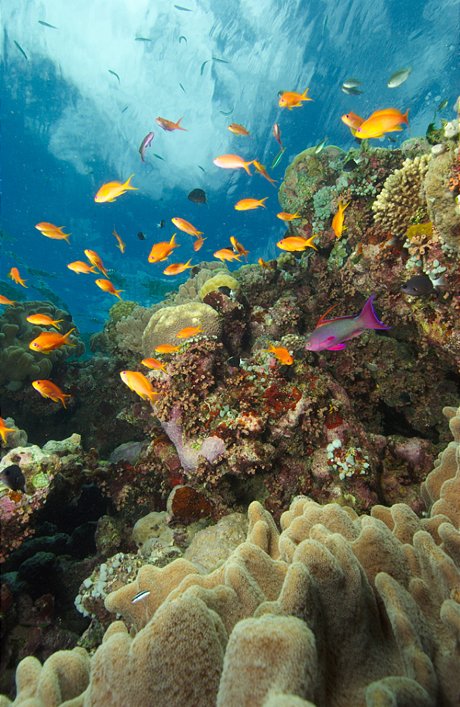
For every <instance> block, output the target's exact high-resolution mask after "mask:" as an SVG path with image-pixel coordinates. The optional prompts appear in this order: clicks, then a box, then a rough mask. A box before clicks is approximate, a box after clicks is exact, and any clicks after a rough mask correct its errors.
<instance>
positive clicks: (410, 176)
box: [372, 155, 430, 235]
mask: <svg viewBox="0 0 460 707" xmlns="http://www.w3.org/2000/svg"><path fill="white" fill-rule="evenodd" d="M429 160H430V155H420V156H418V157H415V158H414V159H406V160H404V162H403V165H402V167H401V168H400V169H396V170H395V171H394V172H392V174H390V176H389V177H388V178H387V179H386V181H385V184H384V187H383V189H382V191H381V192H380V194H379V195H378V196H377V198H376V200H375V201H374V203H373V205H372V210H373V211H374V218H375V220H376V221H377V222H378V223H380V224H381V226H382V227H383V228H385V229H387V230H388V231H390V232H391V233H393V234H394V235H403V234H405V233H406V231H407V229H408V227H409V226H410V224H411V223H412V219H413V218H414V216H415V215H416V213H417V211H418V210H420V209H421V210H422V211H424V212H425V214H426V209H427V207H426V203H425V198H424V194H423V191H422V185H423V179H424V177H425V174H426V172H427V170H428V163H429ZM421 220H425V221H427V220H428V218H427V217H425V218H424V219H423V218H422V219H421Z"/></svg>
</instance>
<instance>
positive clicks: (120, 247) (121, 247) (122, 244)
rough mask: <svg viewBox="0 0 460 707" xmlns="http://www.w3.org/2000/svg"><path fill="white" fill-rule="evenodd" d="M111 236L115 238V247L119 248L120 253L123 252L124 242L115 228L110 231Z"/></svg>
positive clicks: (124, 248)
mask: <svg viewBox="0 0 460 707" xmlns="http://www.w3.org/2000/svg"><path fill="white" fill-rule="evenodd" d="M112 236H114V237H115V238H116V241H117V248H118V249H119V251H120V253H124V252H125V250H126V243H125V242H124V241H123V240H122V239H121V237H120V236H119V235H118V233H117V232H116V230H115V229H113V231H112Z"/></svg>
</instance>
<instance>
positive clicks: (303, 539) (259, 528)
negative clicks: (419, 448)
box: [0, 408, 460, 707]
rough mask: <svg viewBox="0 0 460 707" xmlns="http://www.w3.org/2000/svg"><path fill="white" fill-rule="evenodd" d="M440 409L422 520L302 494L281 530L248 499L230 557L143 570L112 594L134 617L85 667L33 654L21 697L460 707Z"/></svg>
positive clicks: (452, 474)
mask: <svg viewBox="0 0 460 707" xmlns="http://www.w3.org/2000/svg"><path fill="white" fill-rule="evenodd" d="M444 413H445V415H446V416H447V417H448V418H449V425H450V428H451V431H452V433H453V436H454V441H453V442H452V443H451V444H450V445H449V446H448V447H447V449H446V450H445V451H444V452H443V453H442V454H441V455H440V457H439V460H438V464H437V466H436V468H435V469H434V470H433V471H432V472H431V473H430V474H429V475H428V478H427V481H426V488H427V489H429V492H428V491H427V493H428V495H429V497H430V501H433V500H435V505H433V506H432V508H431V512H430V511H429V512H428V514H427V516H426V517H425V518H423V519H420V518H419V517H417V516H416V514H415V513H414V512H413V511H411V509H410V508H409V507H408V506H406V505H405V504H395V505H394V506H392V507H391V508H385V507H382V506H376V507H374V508H373V509H372V512H371V515H370V516H361V517H360V516H358V515H357V514H356V513H355V512H354V511H353V510H352V509H350V508H348V507H340V506H338V505H337V504H334V503H332V504H328V505H326V506H320V505H319V504H317V503H315V502H313V501H311V500H310V499H308V498H305V497H298V498H297V499H295V500H294V501H293V502H292V504H291V507H290V509H289V510H288V511H287V512H285V513H284V514H283V515H282V517H281V529H282V532H281V534H280V533H279V532H278V530H277V528H276V525H275V523H274V521H273V519H272V517H271V516H270V514H269V513H268V512H267V511H265V510H264V509H263V507H262V506H261V505H260V504H259V503H258V502H254V503H252V504H251V506H250V507H249V512H248V515H249V530H248V537H247V540H246V542H244V543H242V544H241V545H239V546H238V547H237V548H236V550H235V551H234V552H233V553H232V554H231V555H230V557H229V558H228V559H227V560H226V562H225V563H224V564H222V565H221V566H220V567H218V568H217V569H215V570H214V571H213V572H210V573H208V574H202V573H200V572H199V570H198V569H197V568H196V566H195V565H194V564H193V563H191V562H188V561H186V560H184V559H178V560H175V561H173V562H171V563H170V564H169V565H167V566H166V567H164V568H157V567H152V566H149V565H147V566H144V567H142V568H141V569H140V570H139V573H138V576H137V579H136V581H135V582H133V583H131V584H128V585H127V586H125V587H122V588H121V589H118V590H117V591H115V592H113V593H112V594H110V595H109V596H108V597H107V599H106V607H107V609H108V610H109V611H112V612H114V613H117V614H119V615H121V616H122V617H123V619H124V622H125V623H123V622H122V621H115V622H114V623H113V624H112V625H111V626H110V627H109V629H108V630H107V631H106V634H105V636H104V640H103V643H102V645H101V646H100V647H99V648H98V649H97V650H96V653H95V654H94V656H93V657H92V658H91V659H90V671H89V674H87V666H88V661H87V659H86V657H85V656H84V654H83V653H82V652H81V651H80V650H78V649H74V650H73V651H68V652H65V653H63V652H61V653H59V654H57V655H56V656H52V657H51V658H50V659H48V660H47V661H45V663H44V665H43V667H40V664H39V663H38V661H36V660H35V659H33V658H27V659H25V661H23V662H22V663H20V665H19V667H18V670H17V684H18V696H17V698H16V701H15V703H14V704H22V703H24V702H25V700H27V705H28V707H43V706H44V705H51V704H53V705H66V707H79V706H81V707H83V705H95V706H101V707H102V706H103V705H108V704H110V705H113V706H114V707H118V706H120V707H121V705H123V707H130V706H131V705H132V706H133V707H134V705H141V704H142V705H159V706H161V705H184V706H185V707H187V706H188V705H190V706H191V705H193V707H202V706H203V707H205V706H206V707H207V706H210V705H216V704H217V705H218V707H224V706H227V705H239V706H240V705H241V706H242V707H249V706H250V707H253V706H257V705H265V707H267V705H271V706H272V707H273V706H274V705H278V706H279V705H284V704H286V705H310V706H311V705H318V706H321V707H322V706H323V705H324V706H326V705H335V706H337V707H341V706H343V707H349V705H353V706H356V707H360V706H361V705H366V706H367V707H380V706H382V705H384V706H388V707H389V706H390V705H418V706H423V707H425V706H426V707H430V705H432V706H433V707H434V706H435V705H440V704H442V705H446V706H448V707H454V705H457V704H458V697H459V695H458V680H457V678H458V674H459V668H460V657H459V653H458V642H459V627H460V611H459V608H460V607H459V600H460V593H459V587H460V533H459V530H458V527H457V526H456V512H457V513H458V508H457V511H456V512H455V508H454V506H455V503H456V501H455V499H458V494H459V487H460V408H458V409H457V410H455V409H453V408H447V409H445V410H444ZM440 499H441V500H442V507H441V508H440V509H442V514H438V513H437V512H436V511H437V508H436V503H438V502H439V500H440ZM453 510H454V512H452V511H453ZM144 590H145V591H146V592H148V594H145V595H144V596H143V598H141V599H138V598H137V595H138V594H139V592H140V591H144ZM135 598H136V599H135ZM128 627H130V628H131V632H135V635H134V637H132V635H130V633H129V632H128ZM53 661H54V664H52V662H53ZM86 681H87V682H88V684H87V687H86V689H85V692H82V689H83V688H84V686H85V682H86ZM8 704H11V703H10V702H9V701H8V700H7V699H6V698H3V701H1V702H0V705H1V707H4V706H6V705H8Z"/></svg>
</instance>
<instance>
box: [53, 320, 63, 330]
mask: <svg viewBox="0 0 460 707" xmlns="http://www.w3.org/2000/svg"><path fill="white" fill-rule="evenodd" d="M63 321H64V320H63V319H55V320H54V322H53V326H54V327H56V329H60V328H61V327H59V326H57V325H58V324H59V322H63Z"/></svg>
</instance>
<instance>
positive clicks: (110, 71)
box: [107, 69, 120, 83]
mask: <svg viewBox="0 0 460 707" xmlns="http://www.w3.org/2000/svg"><path fill="white" fill-rule="evenodd" d="M107 71H108V72H109V74H112V76H115V77H116V78H117V79H118V83H120V77H119V76H118V74H117V72H116V71H112V69H107Z"/></svg>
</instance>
